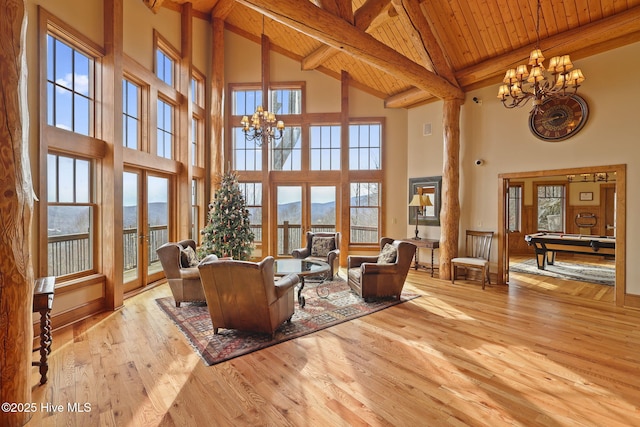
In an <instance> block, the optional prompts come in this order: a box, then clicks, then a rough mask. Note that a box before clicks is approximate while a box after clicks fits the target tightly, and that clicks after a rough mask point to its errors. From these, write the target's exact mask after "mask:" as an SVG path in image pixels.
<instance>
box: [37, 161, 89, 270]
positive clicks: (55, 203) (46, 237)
mask: <svg viewBox="0 0 640 427" xmlns="http://www.w3.org/2000/svg"><path fill="white" fill-rule="evenodd" d="M50 155H51V156H56V158H57V159H58V161H59V159H60V157H63V158H67V159H73V160H74V161H76V160H81V161H86V162H88V164H89V195H88V196H89V200H88V201H87V202H76V201H73V202H68V201H64V202H60V201H59V200H56V201H50V200H49V197H48V189H47V198H46V202H45V203H42V205H44V210H45V211H46V212H47V214H46V220H45V221H46V224H47V230H48V225H49V207H51V206H70V207H75V206H85V207H88V208H89V209H90V215H89V222H90V230H89V232H88V234H89V253H90V255H91V267H90V268H89V269H87V270H81V271H75V272H73V273H69V274H64V275H60V276H56V279H57V281H60V282H67V281H70V280H75V279H78V278H83V277H87V276H91V275H94V274H96V273H97V265H98V259H97V258H98V256H99V252H98V250H97V241H98V236H99V232H100V229H99V226H98V209H99V205H98V203H97V202H96V167H97V165H96V160H95V159H91V158H85V157H83V156H79V155H74V154H69V153H61V152H56V151H51V152H48V153H47V154H46V158H47V164H48V157H49V156H50ZM74 179H75V177H74ZM55 184H56V187H58V188H59V187H60V181H59V175H58V174H56V183H55ZM74 184H75V182H74ZM57 193H58V194H59V191H57ZM74 193H75V189H74ZM74 199H75V197H74ZM43 239H44V240H45V242H46V243H45V244H46V247H47V250H46V251H45V252H43V253H44V254H45V257H44V258H45V259H44V260H41V263H43V264H44V270H45V271H46V275H49V276H50V275H52V273H51V272H50V271H49V233H48V232H47V233H43Z"/></svg>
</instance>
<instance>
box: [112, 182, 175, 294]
mask: <svg viewBox="0 0 640 427" xmlns="http://www.w3.org/2000/svg"><path fill="white" fill-rule="evenodd" d="M122 181H123V191H122V194H123V227H122V228H123V234H124V235H123V256H124V275H123V283H124V292H125V293H126V292H130V291H132V290H135V289H138V288H141V287H144V286H146V285H148V284H149V283H151V282H154V281H156V280H159V279H161V278H162V277H163V274H164V273H163V271H162V265H161V264H160V261H159V259H158V255H157V254H156V249H157V248H158V247H160V246H161V245H163V244H164V243H166V242H167V241H169V231H170V230H169V184H170V180H169V178H167V177H162V176H158V175H151V174H150V173H148V172H147V171H136V170H127V171H125V172H124V174H123V180H122Z"/></svg>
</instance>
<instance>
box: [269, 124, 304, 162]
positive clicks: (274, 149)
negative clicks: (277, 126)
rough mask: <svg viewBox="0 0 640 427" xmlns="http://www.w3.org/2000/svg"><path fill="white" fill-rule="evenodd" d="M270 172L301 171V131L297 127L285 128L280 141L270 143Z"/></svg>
mask: <svg viewBox="0 0 640 427" xmlns="http://www.w3.org/2000/svg"><path fill="white" fill-rule="evenodd" d="M269 145H270V146H271V170H274V171H299V170H302V129H301V128H300V127H299V126H287V127H286V128H285V130H284V133H283V136H282V139H280V140H278V141H274V142H270V143H269Z"/></svg>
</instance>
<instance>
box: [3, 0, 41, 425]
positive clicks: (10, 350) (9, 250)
mask: <svg viewBox="0 0 640 427" xmlns="http://www.w3.org/2000/svg"><path fill="white" fill-rule="evenodd" d="M26 26H27V20H26V7H25V1H24V0H6V1H5V2H4V3H3V6H2V14H0V40H2V43H0V100H1V101H0V169H1V170H2V173H1V174H0V222H1V223H2V225H1V226H0V401H1V402H16V403H28V402H31V348H32V343H33V341H32V337H33V329H32V324H31V322H32V317H31V309H32V304H33V267H32V265H31V257H30V251H29V244H30V243H31V215H32V213H33V199H34V197H33V194H34V193H33V186H32V182H31V166H30V164H29V155H28V150H29V120H28V117H27V114H28V111H29V108H28V107H27V96H26V95H27V90H26V85H27V71H26V58H25V43H26ZM30 415H31V414H30V413H29V412H27V411H17V412H2V413H0V425H2V426H3V427H4V426H21V425H24V424H26V422H27V421H28V420H29V418H30Z"/></svg>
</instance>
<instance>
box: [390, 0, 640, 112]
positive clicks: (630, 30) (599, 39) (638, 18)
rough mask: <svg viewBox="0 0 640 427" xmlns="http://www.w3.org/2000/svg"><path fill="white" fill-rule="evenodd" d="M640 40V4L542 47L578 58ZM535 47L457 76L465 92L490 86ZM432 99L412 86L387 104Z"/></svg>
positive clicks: (405, 104)
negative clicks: (601, 47)
mask: <svg viewBox="0 0 640 427" xmlns="http://www.w3.org/2000/svg"><path fill="white" fill-rule="evenodd" d="M612 40H614V41H615V40H619V42H618V43H615V42H612ZM638 40H640V6H638V7H635V8H633V9H630V10H628V11H627V12H623V13H620V14H617V15H614V16H611V17H609V18H605V19H603V20H601V21H597V22H594V23H593V24H588V25H585V26H583V27H580V28H576V29H575V30H571V31H568V32H565V33H561V34H558V35H556V36H553V37H549V38H547V39H544V40H541V41H540V48H541V49H542V52H543V53H544V54H545V56H547V57H549V58H550V57H552V56H556V55H561V54H565V53H570V52H571V53H572V55H573V52H579V53H580V54H579V55H576V57H575V58H573V59H576V58H585V57H587V56H589V55H591V54H594V53H600V52H601V51H602V49H598V46H599V45H601V44H607V49H613V48H615V47H619V46H623V45H624V44H628V43H631V42H635V41H638ZM531 49H533V46H532V45H530V46H525V47H522V48H520V49H518V50H515V51H513V52H509V53H506V54H504V55H501V56H498V57H495V58H492V59H490V60H487V61H484V62H482V63H480V64H477V65H474V66H472V67H468V68H465V69H463V70H460V71H458V72H456V79H457V81H458V82H459V83H460V85H461V87H462V88H463V89H464V91H469V90H472V89H476V88H479V87H484V86H487V82H488V81H490V80H496V81H499V78H500V77H501V76H502V75H503V74H504V73H505V71H506V70H507V69H509V68H514V67H515V66H516V65H517V64H521V63H525V62H526V59H527V58H528V57H529V53H530V52H531ZM588 77H589V76H588V75H587V78H588ZM496 90H497V88H496ZM431 100H434V97H433V95H432V94H431V93H429V92H428V91H425V90H421V89H417V88H412V89H409V90H406V91H404V92H401V93H398V94H395V95H393V96H390V97H388V98H386V99H385V106H386V107H387V108H407V107H410V106H413V105H416V104H420V103H424V102H429V101H431Z"/></svg>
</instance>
